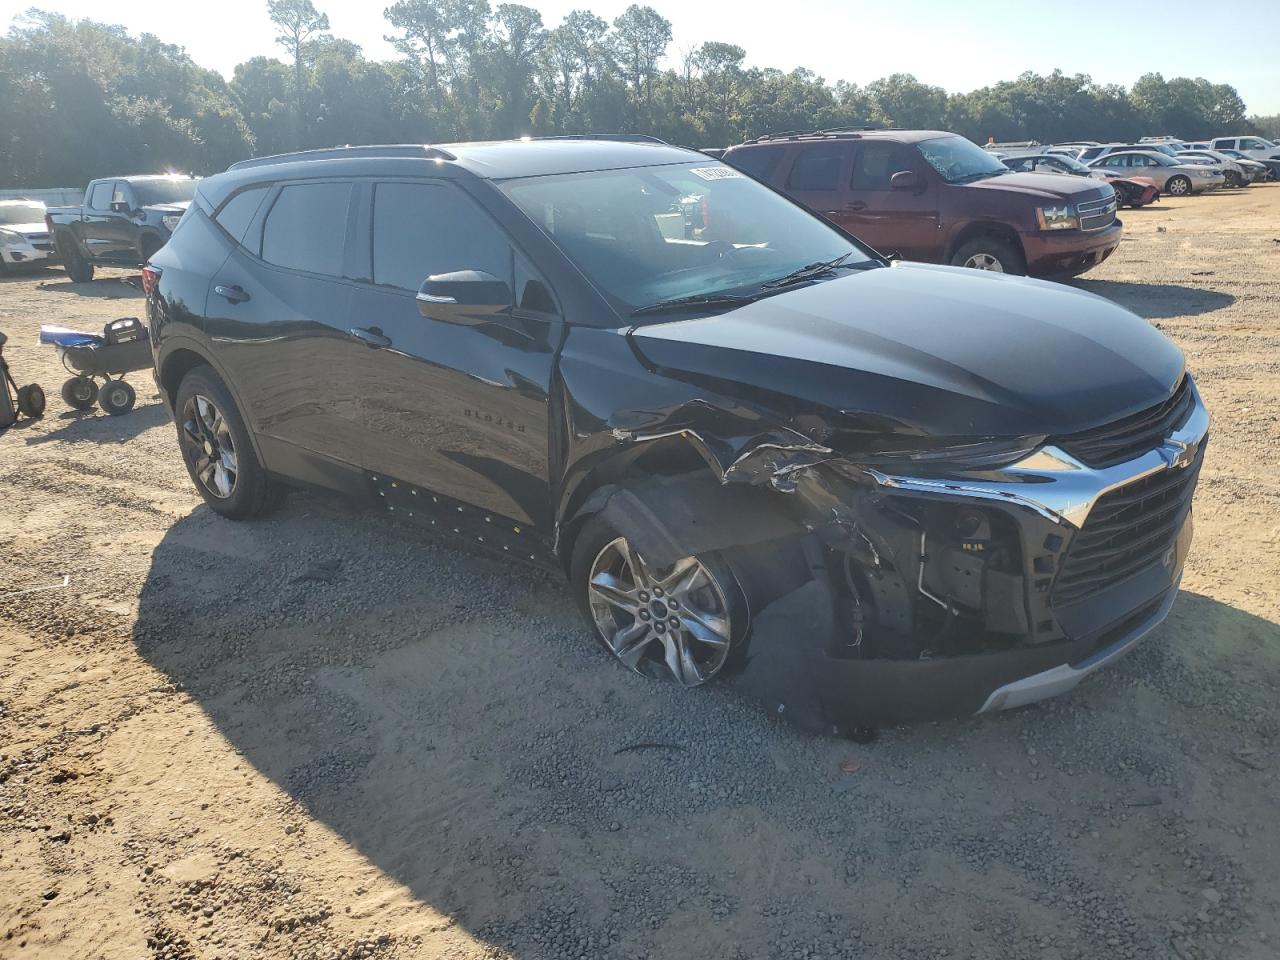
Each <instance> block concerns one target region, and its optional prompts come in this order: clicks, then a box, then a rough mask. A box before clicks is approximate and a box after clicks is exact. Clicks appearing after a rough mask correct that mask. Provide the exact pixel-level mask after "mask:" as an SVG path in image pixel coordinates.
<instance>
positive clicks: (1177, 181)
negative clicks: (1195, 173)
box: [1168, 177, 1190, 197]
mask: <svg viewBox="0 0 1280 960" xmlns="http://www.w3.org/2000/svg"><path fill="white" fill-rule="evenodd" d="M1189 187H1190V185H1189V184H1188V183H1187V181H1186V180H1184V179H1182V177H1174V178H1173V179H1172V180H1171V181H1169V187H1168V189H1169V192H1170V193H1171V194H1173V195H1174V196H1175V197H1180V196H1182V195H1183V194H1185V193H1187V192H1188V190H1189Z"/></svg>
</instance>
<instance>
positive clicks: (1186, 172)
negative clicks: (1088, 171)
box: [1089, 150, 1226, 197]
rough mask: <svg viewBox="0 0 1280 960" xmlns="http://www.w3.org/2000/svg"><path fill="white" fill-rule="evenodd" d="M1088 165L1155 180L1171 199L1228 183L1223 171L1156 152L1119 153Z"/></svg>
mask: <svg viewBox="0 0 1280 960" xmlns="http://www.w3.org/2000/svg"><path fill="white" fill-rule="evenodd" d="M1089 166H1091V167H1095V168H1105V169H1107V170H1115V171H1117V172H1119V173H1120V175H1121V176H1123V177H1147V178H1149V179H1151V180H1153V181H1155V185H1156V186H1157V187H1159V188H1160V192H1161V193H1163V194H1166V195H1168V196H1171V197H1185V196H1187V195H1188V194H1191V193H1203V192H1205V191H1206V190H1217V189H1218V188H1219V187H1221V186H1222V185H1223V184H1224V183H1225V182H1226V178H1225V177H1223V175H1222V170H1221V169H1215V168H1214V167H1213V166H1209V165H1208V164H1202V163H1191V162H1189V161H1185V162H1179V161H1178V159H1177V158H1175V157H1169V156H1166V155H1165V154H1163V153H1157V152H1155V151H1153V150H1119V151H1117V152H1115V153H1108V154H1107V155H1106V156H1105V157H1099V158H1098V159H1097V160H1094V161H1093V162H1092V163H1090V164H1089Z"/></svg>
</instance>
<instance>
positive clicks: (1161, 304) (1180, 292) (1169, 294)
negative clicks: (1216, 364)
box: [1067, 277, 1236, 320]
mask: <svg viewBox="0 0 1280 960" xmlns="http://www.w3.org/2000/svg"><path fill="white" fill-rule="evenodd" d="M1067 282H1068V283H1069V284H1070V285H1071V286H1073V287H1077V288H1078V289H1080V290H1087V291H1089V292H1090V293H1096V294H1098V295H1099V296H1103V297H1106V298H1107V299H1108V300H1114V301H1115V302H1116V303H1118V304H1120V305H1121V306H1122V307H1127V308H1128V309H1130V310H1132V311H1133V312H1134V313H1136V314H1137V315H1138V316H1140V317H1145V318H1146V319H1148V320H1165V319H1168V318H1170V317H1196V316H1200V315H1201V314H1205V313H1212V312H1213V311H1215V310H1222V309H1223V308H1224V307H1229V306H1231V304H1233V303H1235V302H1236V298H1235V297H1233V296H1232V295H1231V294H1229V293H1222V292H1221V291H1218V290H1207V289H1205V288H1203V287H1190V286H1183V285H1181V284H1177V283H1131V282H1129V281H1126V280H1097V279H1094V278H1092V277H1077V278H1075V279H1074V280H1069V281H1067Z"/></svg>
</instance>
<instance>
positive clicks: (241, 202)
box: [213, 187, 271, 253]
mask: <svg viewBox="0 0 1280 960" xmlns="http://www.w3.org/2000/svg"><path fill="white" fill-rule="evenodd" d="M270 189H271V188H270V187H251V188H250V189H248V190H241V191H240V192H239V193H237V194H236V195H235V196H234V197H232V198H231V199H230V200H228V201H227V202H226V203H224V204H223V205H222V209H220V210H219V211H218V212H217V214H216V215H215V216H214V218H213V219H214V220H216V221H217V222H218V226H220V227H222V229H223V230H225V231H227V233H228V235H230V237H231V239H232V240H234V241H235V242H236V243H240V244H243V243H244V234H245V231H246V230H248V229H249V224H250V222H251V221H252V220H253V217H254V214H256V213H257V212H258V207H260V206H262V201H263V198H264V197H266V195H267V192H268V191H269V190H270ZM254 246H255V247H256V246H257V245H256V244H254ZM254 253H257V250H254Z"/></svg>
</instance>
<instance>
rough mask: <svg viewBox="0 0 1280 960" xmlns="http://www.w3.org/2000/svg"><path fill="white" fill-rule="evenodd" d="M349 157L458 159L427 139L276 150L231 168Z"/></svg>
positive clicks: (241, 161)
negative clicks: (369, 144) (271, 154)
mask: <svg viewBox="0 0 1280 960" xmlns="http://www.w3.org/2000/svg"><path fill="white" fill-rule="evenodd" d="M348 157H388V158H391V157H401V158H405V159H409V160H417V159H421V160H457V159H458V158H457V157H455V156H454V155H453V154H452V153H450V152H449V151H448V150H441V149H440V148H439V147H433V146H431V145H430V144H427V143H388V144H374V145H371V146H359V147H352V146H345V147H327V148H322V149H319V150H298V151H295V152H294V153H277V154H275V155H273V156H270V157H254V158H252V159H250V160H240V161H237V162H236V163H233V164H232V165H231V166H229V167H227V169H228V170H245V169H248V168H249V167H269V166H271V165H273V164H277V163H294V162H297V161H301V160H343V159H346V158H348Z"/></svg>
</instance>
